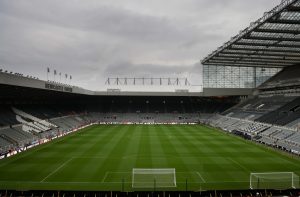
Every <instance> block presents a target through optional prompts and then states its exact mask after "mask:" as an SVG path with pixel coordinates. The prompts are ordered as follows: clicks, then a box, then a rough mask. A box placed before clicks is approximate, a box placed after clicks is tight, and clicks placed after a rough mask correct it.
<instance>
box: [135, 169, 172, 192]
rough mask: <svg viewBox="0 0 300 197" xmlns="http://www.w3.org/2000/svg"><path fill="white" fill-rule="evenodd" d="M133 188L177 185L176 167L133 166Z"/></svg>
mask: <svg viewBox="0 0 300 197" xmlns="http://www.w3.org/2000/svg"><path fill="white" fill-rule="evenodd" d="M132 187H133V188H168V187H169V188H170V187H176V172H175V168H133V169H132Z"/></svg>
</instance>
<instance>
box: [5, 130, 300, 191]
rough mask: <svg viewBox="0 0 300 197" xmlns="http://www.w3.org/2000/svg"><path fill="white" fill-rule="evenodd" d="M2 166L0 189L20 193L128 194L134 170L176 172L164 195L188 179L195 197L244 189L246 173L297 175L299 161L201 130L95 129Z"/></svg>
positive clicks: (246, 185)
mask: <svg viewBox="0 0 300 197" xmlns="http://www.w3.org/2000/svg"><path fill="white" fill-rule="evenodd" d="M70 158H72V159H71V160H70V161H68V159H70ZM67 161H68V162H67ZM64 162H66V163H65V164H64ZM1 165H2V167H1V168H0V183H1V184H0V189H19V190H29V189H37V190H40V189H55V190H67V189H68V190H115V191H116V190H120V189H121V188H122V180H123V181H124V183H125V191H132V190H133V189H132V188H131V171H132V168H133V167H142V168H151V167H166V168H173V167H175V168H176V171H177V174H176V176H177V183H178V184H177V187H176V188H171V189H170V190H185V189H186V181H185V180H186V179H187V180H188V184H187V186H188V187H187V189H188V190H194V191H198V190H199V189H200V190H201V189H248V187H249V171H252V172H271V171H275V172H276V171H277V172H278V171H293V172H296V173H298V174H299V175H300V160H299V158H295V159H293V158H291V157H287V156H286V155H282V154H279V153H278V152H276V151H273V150H271V149H268V148H265V147H263V146H262V145H256V144H254V143H252V142H248V141H245V140H243V139H240V138H238V137H235V136H232V135H229V134H226V133H224V132H220V131H219V130H216V129H212V128H209V127H205V126H199V125H99V126H93V127H89V128H87V129H83V130H82V131H79V132H76V133H73V134H70V136H65V137H63V138H60V139H57V140H54V141H52V142H50V143H47V144H45V145H42V146H40V147H36V148H34V149H32V150H28V151H26V152H23V153H21V154H18V155H16V156H14V157H11V158H8V159H4V160H1V161H0V166H1ZM121 172H126V173H121ZM49 174H50V175H49ZM48 175H49V176H48ZM199 175H200V176H199ZM47 176H48V177H47ZM45 177H46V178H45ZM44 178H45V180H44V181H43V182H40V181H41V180H42V179H44ZM201 178H202V179H201ZM200 182H201V184H200ZM157 189H158V190H159V188H157Z"/></svg>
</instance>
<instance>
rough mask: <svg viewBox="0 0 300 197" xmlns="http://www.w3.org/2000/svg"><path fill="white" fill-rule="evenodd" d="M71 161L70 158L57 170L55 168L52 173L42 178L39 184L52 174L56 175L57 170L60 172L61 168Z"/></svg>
mask: <svg viewBox="0 0 300 197" xmlns="http://www.w3.org/2000/svg"><path fill="white" fill-rule="evenodd" d="M72 159H73V157H72V158H70V159H68V160H67V161H65V162H64V163H62V164H61V165H60V166H59V167H58V168H56V169H55V170H54V171H52V172H51V173H50V174H48V175H47V176H46V177H45V178H43V180H41V181H40V182H44V181H45V180H46V179H47V178H48V177H50V176H52V175H53V174H54V173H56V172H57V171H58V170H60V169H61V168H62V167H64V166H65V165H66V164H67V163H69V162H70V161H71V160H72Z"/></svg>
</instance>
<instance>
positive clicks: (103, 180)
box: [102, 171, 110, 183]
mask: <svg viewBox="0 0 300 197" xmlns="http://www.w3.org/2000/svg"><path fill="white" fill-rule="evenodd" d="M109 173H110V172H108V171H106V172H105V175H104V177H103V179H102V183H104V182H105V179H106V178H107V175H108V174H109Z"/></svg>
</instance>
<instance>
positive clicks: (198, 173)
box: [196, 171, 206, 183]
mask: <svg viewBox="0 0 300 197" xmlns="http://www.w3.org/2000/svg"><path fill="white" fill-rule="evenodd" d="M196 174H197V175H198V176H199V177H200V179H201V180H202V182H203V183H206V181H205V179H204V178H203V177H202V176H201V174H200V172H198V171H196Z"/></svg>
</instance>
